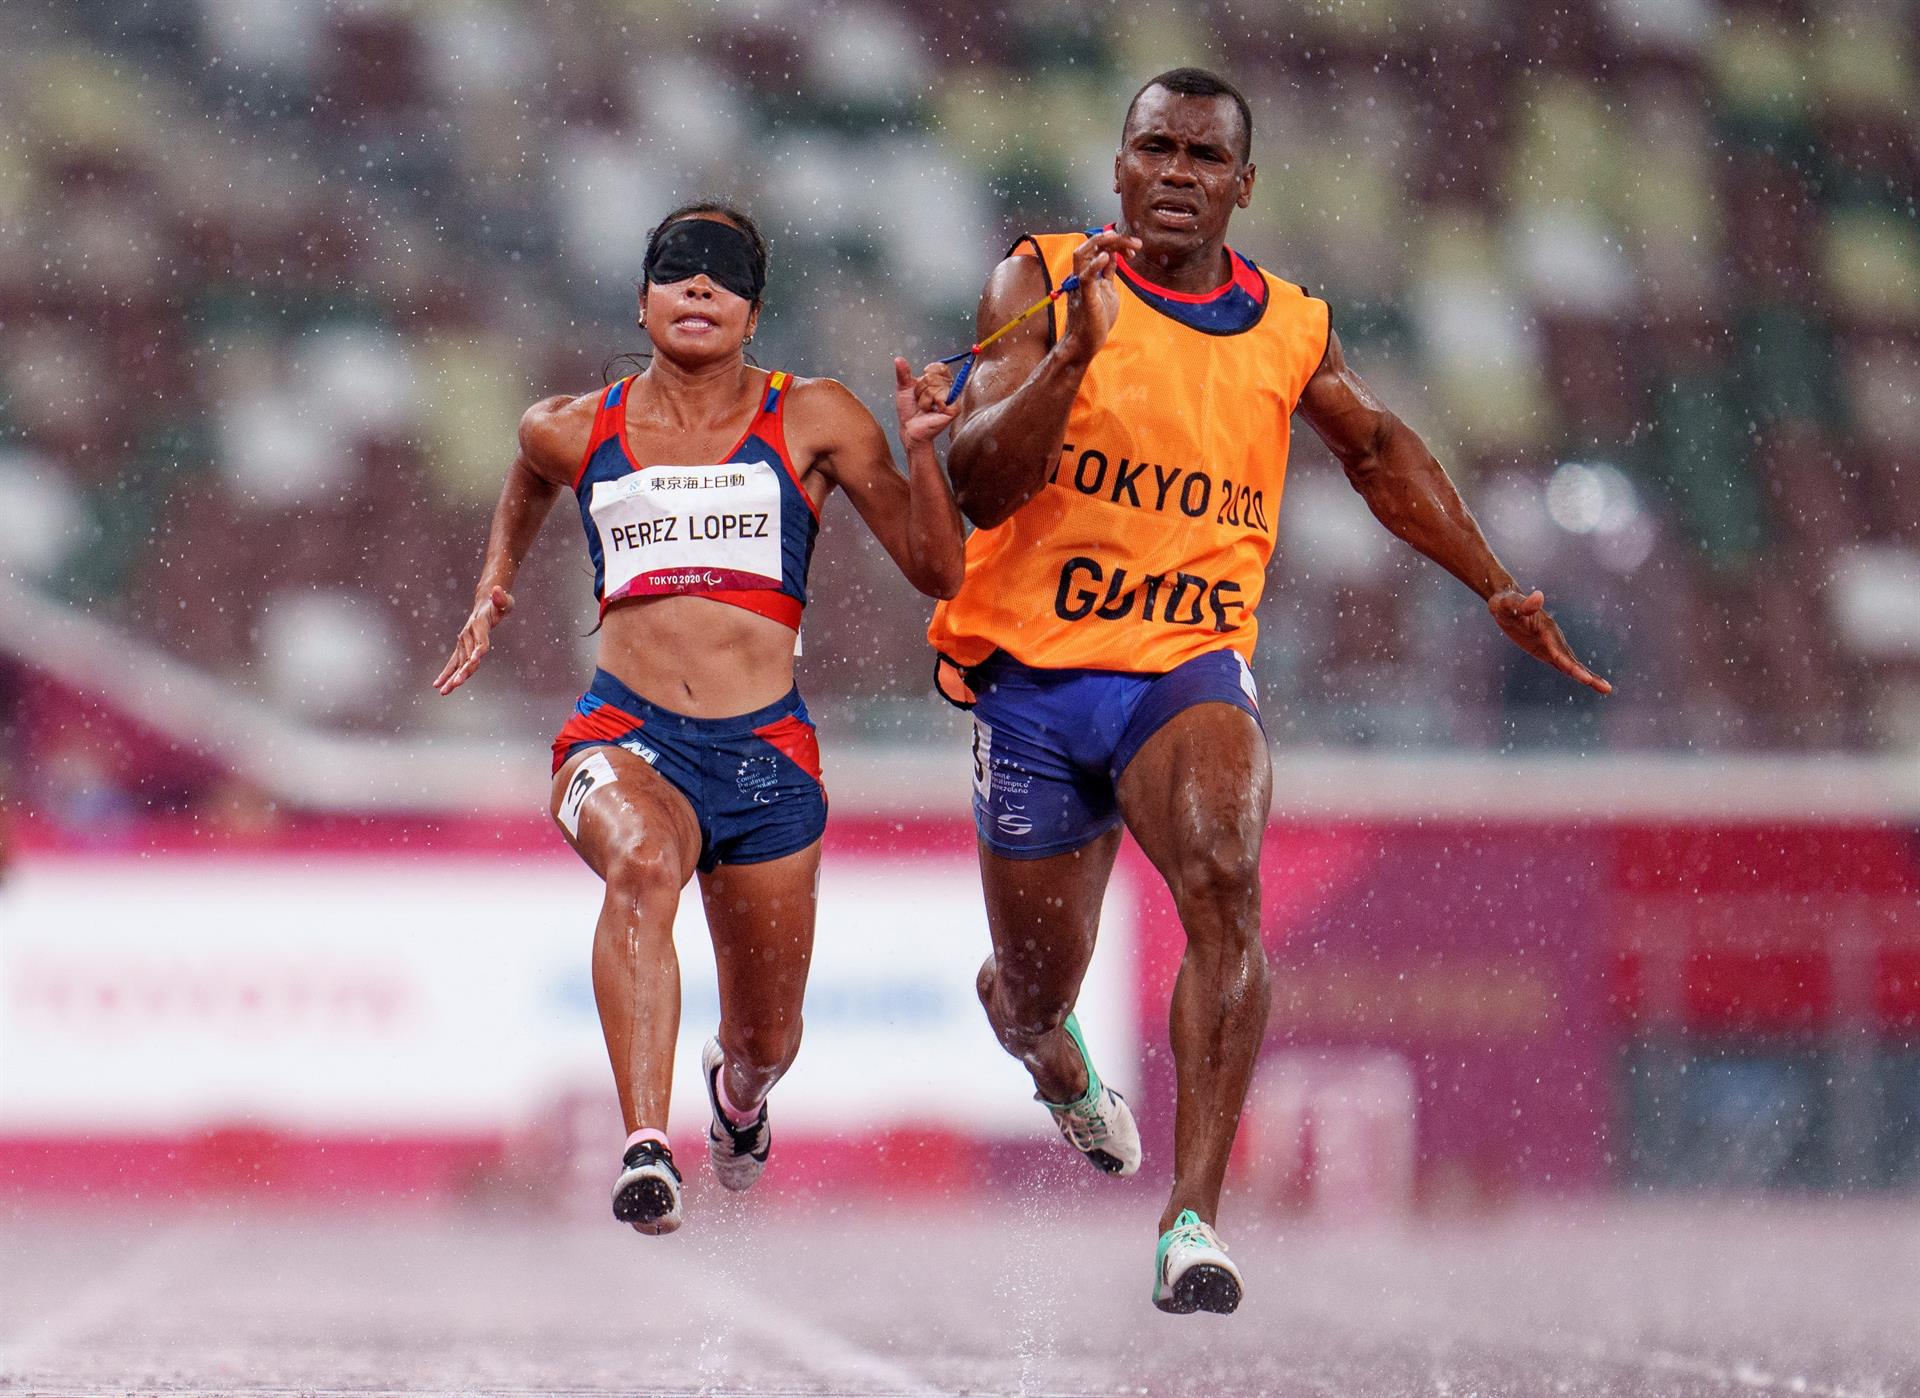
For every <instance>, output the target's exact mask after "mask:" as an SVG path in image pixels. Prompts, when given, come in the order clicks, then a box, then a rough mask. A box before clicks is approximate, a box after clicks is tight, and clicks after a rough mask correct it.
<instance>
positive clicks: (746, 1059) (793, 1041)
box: [720, 1014, 805, 1078]
mask: <svg viewBox="0 0 1920 1398" xmlns="http://www.w3.org/2000/svg"><path fill="white" fill-rule="evenodd" d="M804 1028H805V1022H804V1021H803V1020H802V1018H801V1017H800V1016H799V1015H798V1014H791V1015H782V1016H779V1017H777V1018H774V1019H771V1020H769V1021H768V1022H766V1023H760V1024H748V1023H733V1022H731V1021H729V1022H728V1023H725V1024H722V1025H721V1026H720V1047H721V1048H722V1049H723V1050H724V1051H725V1053H726V1055H727V1060H728V1062H730V1063H733V1064H735V1065H736V1066H738V1067H739V1068H740V1069H742V1070H743V1071H746V1072H748V1073H765V1074H771V1075H772V1076H774V1077H776V1078H777V1077H778V1076H779V1075H780V1074H782V1073H784V1072H786V1071H787V1069H788V1068H789V1067H791V1066H792V1065H793V1060H794V1058H795V1057H796V1056H797V1055H798V1054H799V1052H800V1035H801V1031H802V1030H803V1029H804Z"/></svg>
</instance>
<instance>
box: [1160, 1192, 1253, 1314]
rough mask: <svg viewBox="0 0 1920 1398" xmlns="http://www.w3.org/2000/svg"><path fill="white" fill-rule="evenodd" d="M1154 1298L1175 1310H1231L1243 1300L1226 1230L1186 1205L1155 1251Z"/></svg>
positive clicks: (1169, 1308)
mask: <svg viewBox="0 0 1920 1398" xmlns="http://www.w3.org/2000/svg"><path fill="white" fill-rule="evenodd" d="M1153 1304H1154V1305H1156V1306H1158V1307H1159V1308H1160V1309H1161V1310H1163V1311H1166V1312H1167V1313H1168V1314H1170V1315H1192V1314H1193V1313H1194V1312H1195V1311H1213V1312H1215V1313H1216V1314H1218V1315H1231V1314H1233V1310H1234V1308H1235V1307H1236V1306H1238V1305H1239V1304H1240V1269H1239V1268H1238V1267H1236V1266H1234V1265H1233V1259H1232V1258H1230V1257H1228V1256H1227V1245H1226V1244H1225V1243H1223V1242H1221V1241H1220V1235H1219V1234H1218V1233H1215V1232H1214V1231H1213V1227H1212V1225H1211V1224H1206V1223H1202V1222H1201V1221H1200V1215H1199V1214H1197V1213H1195V1212H1194V1211H1193V1210H1192V1209H1182V1210H1181V1211H1180V1216H1179V1217H1178V1218H1176V1219H1175V1220H1174V1221H1173V1227H1171V1228H1169V1229H1168V1230H1167V1231H1166V1232H1164V1233H1162V1234H1161V1235H1160V1246H1159V1248H1158V1249H1157V1250H1156V1251H1155V1252H1154V1255H1153Z"/></svg>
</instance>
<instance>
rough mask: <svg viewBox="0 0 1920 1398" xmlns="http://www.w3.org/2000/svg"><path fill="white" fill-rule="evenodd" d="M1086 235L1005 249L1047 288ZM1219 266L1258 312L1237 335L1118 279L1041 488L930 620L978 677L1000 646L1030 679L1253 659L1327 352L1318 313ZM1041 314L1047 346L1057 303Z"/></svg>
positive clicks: (1059, 324) (971, 556) (970, 560)
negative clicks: (1293, 469) (1047, 316)
mask: <svg viewBox="0 0 1920 1398" xmlns="http://www.w3.org/2000/svg"><path fill="white" fill-rule="evenodd" d="M1084 237H1085V235H1084V234H1082V233H1054V234H1042V235H1039V236H1035V237H1028V238H1024V239H1022V240H1021V242H1020V244H1019V245H1017V249H1018V250H1020V251H1023V252H1024V253H1025V255H1028V256H1033V255H1037V256H1038V257H1039V259H1040V262H1041V266H1042V267H1043V268H1044V269H1045V273H1046V279H1047V286H1048V287H1049V288H1052V287H1054V286H1057V285H1059V283H1060V282H1061V280H1062V279H1064V278H1065V277H1066V276H1067V275H1068V274H1069V273H1071V272H1072V270H1073V250H1074V248H1076V247H1078V246H1079V244H1080V243H1081V242H1082V241H1083V239H1084ZM1229 258H1230V261H1231V262H1232V264H1233V268H1234V281H1235V282H1236V283H1238V284H1239V287H1238V289H1239V290H1240V291H1241V292H1242V293H1243V294H1246V293H1251V294H1252V295H1254V296H1256V297H1259V298H1262V299H1263V301H1264V310H1263V311H1262V312H1261V313H1260V314H1259V316H1258V319H1257V320H1256V321H1255V322H1254V323H1253V324H1252V325H1251V326H1250V327H1249V328H1247V329H1244V330H1239V331H1236V332H1233V333H1224V334H1222V333H1211V332H1209V331H1207V330H1203V329H1197V328H1195V327H1194V326H1193V325H1191V324H1187V323H1183V321H1182V320H1177V319H1175V318H1174V315H1173V314H1172V313H1170V312H1169V311H1167V310H1163V309H1161V308H1160V307H1161V306H1164V305H1168V304H1170V303H1179V302H1192V303H1196V304H1198V303H1203V302H1205V301H1206V300H1207V298H1205V297H1193V296H1182V295H1180V294H1178V293H1173V292H1168V291H1166V290H1165V289H1163V288H1157V287H1153V286H1152V285H1151V284H1150V283H1143V282H1141V279H1139V278H1138V277H1137V276H1134V275H1133V274H1131V272H1129V273H1128V275H1126V276H1120V275H1116V277H1115V281H1116V283H1117V284H1118V289H1119V293H1120V314H1119V317H1118V319H1116V320H1115V322H1114V326H1113V331H1112V333H1111V334H1110V335H1109V336H1108V337H1107V342H1106V344H1105V345H1104V346H1102V347H1101V350H1100V352H1099V353H1098V354H1097V355H1095V356H1094V358H1093V362H1092V364H1091V365H1090V366H1089V367H1088V369H1087V374H1086V377H1085V378H1084V379H1083V380H1082V381H1081V384H1080V391H1079V393H1078V394H1077V395H1076V396H1075V398H1074V400H1073V408H1072V410H1071V411H1070V412H1069V413H1068V416H1067V430H1066V440H1065V441H1064V442H1062V443H1061V445H1060V452H1059V456H1058V458H1057V459H1056V461H1055V462H1054V465H1053V469H1052V470H1051V472H1050V473H1049V475H1048V478H1047V483H1046V485H1045V486H1044V487H1043V488H1042V489H1041V491H1040V493H1039V494H1037V495H1035V496H1034V497H1033V498H1032V499H1031V500H1029V501H1027V503H1026V504H1024V505H1022V506H1021V507H1020V508H1019V509H1018V510H1016V511H1015V512H1014V514H1013V516H1012V517H1011V518H1010V519H1008V520H1006V521H1005V522H1004V523H1002V524H999V525H997V526H995V527H994V528H992V529H979V530H975V531H974V533H973V535H972V536H971V537H970V538H969V539H968V540H967V571H966V580H965V582H964V583H963V584H962V585H961V588H960V594H959V596H957V597H955V598H953V599H952V600H951V601H946V602H942V603H940V605H939V606H938V607H936V608H935V609H934V613H933V622H932V624H931V625H930V626H929V627H928V630H927V637H928V639H929V640H930V641H932V643H933V645H934V648H935V649H936V650H938V651H939V652H940V653H941V654H942V655H943V656H945V657H947V658H948V659H950V660H953V661H955V662H956V663H958V664H960V665H963V666H967V665H976V664H978V663H979V662H980V661H982V660H984V659H986V658H987V656H989V655H990V654H992V653H993V652H994V650H996V649H999V650H1004V651H1006V652H1007V653H1008V654H1010V655H1012V656H1013V657H1014V658H1015V659H1016V660H1018V661H1020V662H1021V663H1022V664H1026V665H1032V666H1037V667H1040V668H1043V669H1096V670H1125V671H1133V672H1136V673H1151V674H1161V673H1165V672H1166V671H1168V670H1171V669H1173V668H1174V667H1175V666H1177V665H1179V664H1181V663H1182V662H1184V661H1187V660H1191V659H1192V658H1193V657H1195V656H1197V655H1204V654H1206V653H1207V652H1209V651H1216V650H1222V649H1227V648H1231V649H1234V650H1237V651H1239V652H1240V653H1241V654H1242V655H1244V656H1251V655H1252V654H1253V645H1254V638H1255V637H1256V636H1257V635H1258V633H1259V624H1258V622H1257V621H1256V620H1255V617H1254V611H1255V608H1256V607H1258V605H1259V602H1260V593H1261V589H1262V587H1263V586H1264V584H1265V581H1266V566H1267V560H1268V559H1269V558H1270V557H1271V556H1272V554H1273V540H1274V523H1275V520H1276V519H1277V518H1278V516H1279V512H1280V493H1281V490H1282V488H1283V486H1284V485H1285V483H1286V478H1287V440H1288V431H1289V425H1290V420H1291V418H1292V416H1293V409H1294V405H1295V404H1296V403H1297V402H1298V401H1299V399H1300V394H1301V392H1302V391H1303V390H1304V389H1305V388H1306V386H1307V381H1308V380H1309V379H1310V378H1312V377H1313V374H1314V372H1315V371H1316V370H1317V369H1318V368H1319V367H1320V362H1321V360H1322V359H1323V358H1324V357H1325V354H1326V349H1327V325H1328V319H1327V305H1326V303H1325V302H1324V301H1320V300H1317V299H1315V298H1313V297H1310V296H1308V295H1307V294H1306V293H1305V292H1304V291H1302V290H1301V289H1300V288H1299V287H1297V286H1294V285H1292V284H1291V283H1289V282H1283V281H1281V280H1279V279H1278V278H1277V277H1273V276H1270V275H1268V274H1267V273H1266V272H1263V271H1261V270H1260V269H1259V268H1257V267H1255V266H1254V265H1253V264H1252V263H1251V262H1248V261H1247V260H1246V259H1244V258H1242V257H1240V256H1239V255H1238V254H1234V253H1229ZM1233 289H1234V288H1233V287H1227V288H1222V290H1223V291H1231V290H1233ZM1156 302H1159V303H1160V305H1156V304H1155V303H1156ZM1051 314H1052V316H1053V323H1052V327H1051V334H1050V336H1049V342H1050V343H1051V341H1052V340H1053V339H1054V338H1057V337H1058V335H1059V334H1060V333H1061V332H1062V330H1063V329H1064V327H1065V324H1066V306H1065V304H1064V301H1056V302H1055V303H1054V305H1053V308H1052V311H1051Z"/></svg>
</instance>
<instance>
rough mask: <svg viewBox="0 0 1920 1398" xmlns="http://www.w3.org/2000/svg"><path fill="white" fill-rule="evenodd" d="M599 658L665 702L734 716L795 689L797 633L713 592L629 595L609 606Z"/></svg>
mask: <svg viewBox="0 0 1920 1398" xmlns="http://www.w3.org/2000/svg"><path fill="white" fill-rule="evenodd" d="M599 665H600V668H601V669H602V670H605V671H606V672H607V673H608V674H610V675H612V676H614V678H616V679H618V680H619V681H620V682H621V683H622V684H624V685H626V686H627V688H629V689H631V690H632V691H633V692H634V693H635V694H638V695H639V696H640V697H641V698H642V699H645V700H647V701H648V702H650V703H654V704H658V705H659V706H660V707H661V708H663V709H671V710H672V711H673V712H675V713H678V714H686V715H687V716H689V717H690V718H731V717H732V716H733V715H735V714H745V713H752V712H753V711H754V710H755V709H764V708H765V707H766V706H767V705H769V704H771V703H773V702H774V701H775V700H777V699H781V698H784V697H785V695H786V693H787V691H788V690H789V689H792V688H793V632H792V630H791V629H789V628H788V627H785V626H782V625H781V624H780V623H779V622H777V621H774V620H772V619H771V618H768V617H763V616H759V615H757V614H756V613H753V612H750V611H747V610H746V609H745V608H744V607H736V606H733V605H731V604H730V603H726V602H715V601H713V600H712V599H711V598H707V597H636V598H630V599H628V600H626V601H623V602H615V603H614V604H613V605H612V606H611V607H609V608H608V609H607V614H606V617H605V618H604V619H603V620H602V622H601V625H600V656H599Z"/></svg>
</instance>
